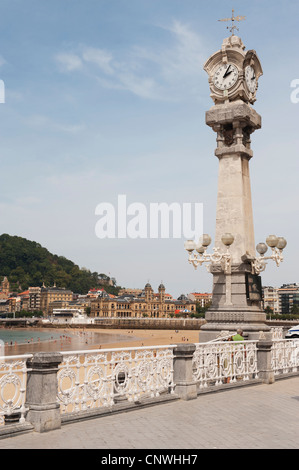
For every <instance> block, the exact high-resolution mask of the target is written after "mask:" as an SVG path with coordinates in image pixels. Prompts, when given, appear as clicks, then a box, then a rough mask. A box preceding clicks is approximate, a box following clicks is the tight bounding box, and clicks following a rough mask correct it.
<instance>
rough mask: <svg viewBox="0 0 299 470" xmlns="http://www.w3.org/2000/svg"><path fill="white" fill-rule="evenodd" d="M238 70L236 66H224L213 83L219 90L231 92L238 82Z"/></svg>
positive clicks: (216, 74) (216, 73)
mask: <svg viewBox="0 0 299 470" xmlns="http://www.w3.org/2000/svg"><path fill="white" fill-rule="evenodd" d="M238 76H239V72H238V68H237V67H236V66H235V65H234V64H222V65H220V67H218V68H217V70H216V72H215V73H214V76H213V83H214V85H215V87H216V88H218V89H219V90H229V89H230V88H231V87H232V86H234V84H235V83H236V81H237V80H238Z"/></svg>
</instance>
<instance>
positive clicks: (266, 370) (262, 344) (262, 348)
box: [257, 339, 275, 384]
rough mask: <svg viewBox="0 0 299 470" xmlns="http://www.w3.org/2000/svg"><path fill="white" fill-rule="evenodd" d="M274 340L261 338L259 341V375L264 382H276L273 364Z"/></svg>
mask: <svg viewBox="0 0 299 470" xmlns="http://www.w3.org/2000/svg"><path fill="white" fill-rule="evenodd" d="M272 344H273V343H272V341H270V340H267V339H261V340H259V341H258V342H257V370H258V376H259V378H260V379H262V381H263V383H266V384H272V383H274V382H275V377H274V371H273V369H272V364H271V349H272Z"/></svg>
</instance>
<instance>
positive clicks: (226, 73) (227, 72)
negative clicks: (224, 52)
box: [223, 65, 232, 78]
mask: <svg viewBox="0 0 299 470" xmlns="http://www.w3.org/2000/svg"><path fill="white" fill-rule="evenodd" d="M229 69H230V65H229V66H228V67H227V69H226V71H225V74H224V75H223V78H225V77H226V76H227V75H229V74H230V73H232V70H231V71H230V72H229Z"/></svg>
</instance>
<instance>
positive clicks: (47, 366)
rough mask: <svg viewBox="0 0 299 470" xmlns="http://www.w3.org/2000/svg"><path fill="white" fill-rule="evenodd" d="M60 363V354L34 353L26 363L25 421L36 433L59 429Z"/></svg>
mask: <svg viewBox="0 0 299 470" xmlns="http://www.w3.org/2000/svg"><path fill="white" fill-rule="evenodd" d="M61 362H62V355H61V354H60V353H55V352H54V353H47V352H45V353H42V352H40V353H36V354H34V356H33V358H32V359H30V360H29V361H28V367H29V368H30V369H31V370H30V371H29V372H28V376H27V390H26V404H25V406H26V408H29V411H28V413H27V416H26V420H27V421H29V422H30V423H31V424H32V425H33V426H34V429H35V431H37V432H45V431H51V430H53V429H59V428H60V427H61V417H60V406H59V404H58V403H57V372H58V365H59V364H60V363H61Z"/></svg>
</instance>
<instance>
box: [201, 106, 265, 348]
mask: <svg viewBox="0 0 299 470" xmlns="http://www.w3.org/2000/svg"><path fill="white" fill-rule="evenodd" d="M206 124H207V125H208V126H210V127H211V128H212V129H213V130H214V131H215V132H216V133H217V148H216V150H215V155H216V156H217V158H218V159H219V174H218V195H217V211H216V232H215V247H217V248H219V250H220V252H223V253H224V252H226V250H227V248H226V247H225V246H224V245H223V243H222V241H221V237H222V235H224V234H225V233H231V234H232V235H233V236H234V243H233V244H232V245H231V246H230V248H229V252H230V255H231V270H230V273H226V272H224V270H223V266H222V265H221V264H216V263H214V264H213V265H212V266H211V273H212V274H213V299H212V305H211V307H210V308H209V310H208V311H207V312H206V317H205V318H206V321H207V323H206V324H205V325H204V326H203V327H202V328H201V335H202V337H203V341H204V338H206V340H209V339H212V338H213V337H216V336H217V334H218V333H219V332H221V331H222V330H231V329H233V330H235V329H237V328H242V329H243V331H244V333H246V335H248V337H249V339H254V338H253V336H256V334H258V333H259V331H261V330H262V331H268V330H269V327H268V326H267V325H266V324H265V320H266V315H265V312H264V311H263V310H262V308H261V296H260V293H259V292H257V293H255V294H252V293H250V295H249V294H248V286H249V279H252V275H253V272H252V265H251V263H252V260H253V259H254V256H255V240H254V226H253V211H252V201H251V188H250V175H249V161H250V159H251V158H252V157H253V151H252V150H251V148H250V147H251V145H250V144H251V139H250V136H251V134H252V133H253V132H254V131H255V130H257V129H260V128H261V117H260V115H259V114H258V113H257V112H256V111H255V110H254V109H253V108H252V107H251V106H250V105H248V104H247V103H244V102H242V101H241V100H238V101H234V102H231V103H225V104H217V105H215V106H213V107H212V108H211V109H210V110H209V111H207V113H206ZM255 280H256V281H258V279H257V277H256V279H255Z"/></svg>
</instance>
